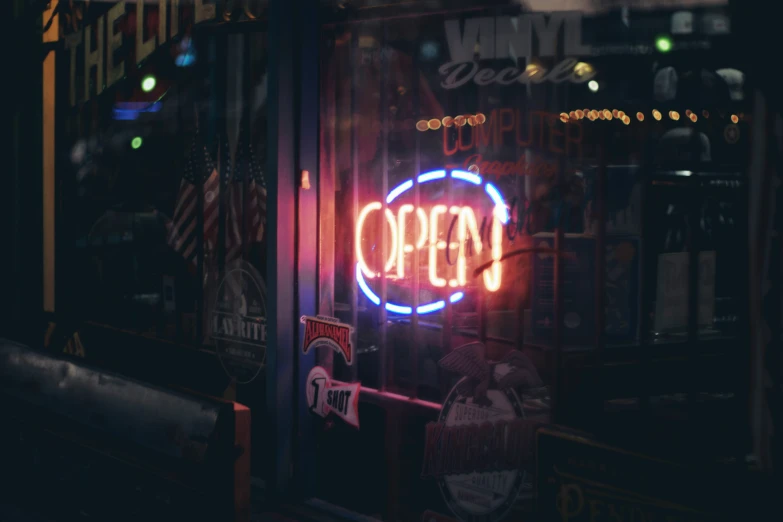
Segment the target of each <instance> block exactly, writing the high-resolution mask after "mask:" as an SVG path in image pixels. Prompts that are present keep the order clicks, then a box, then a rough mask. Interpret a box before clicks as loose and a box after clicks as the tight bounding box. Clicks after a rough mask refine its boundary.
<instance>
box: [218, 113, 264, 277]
mask: <svg viewBox="0 0 783 522" xmlns="http://www.w3.org/2000/svg"><path fill="white" fill-rule="evenodd" d="M236 155H237V161H236V163H235V169H234V172H235V176H234V178H233V183H231V188H230V195H231V196H230V203H229V212H228V214H229V215H228V219H229V223H230V225H229V226H228V227H227V228H228V230H230V231H231V233H230V234H227V237H226V241H227V243H226V261H227V262H229V261H232V260H234V259H237V258H239V257H241V256H242V247H243V245H244V243H245V241H247V242H248V243H253V242H261V240H262V239H263V237H264V227H265V226H266V180H265V178H264V173H263V171H262V169H261V164H260V162H259V161H258V158H257V156H256V154H255V150H254V148H253V144H252V143H250V142H249V140H247V136H246V135H245V132H244V126H243V130H242V131H240V135H239V140H238V143H237V154H236Z"/></svg>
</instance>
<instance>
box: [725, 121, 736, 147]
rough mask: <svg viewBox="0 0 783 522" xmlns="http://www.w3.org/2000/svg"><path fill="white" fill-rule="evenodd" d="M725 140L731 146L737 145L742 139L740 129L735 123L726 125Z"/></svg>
mask: <svg viewBox="0 0 783 522" xmlns="http://www.w3.org/2000/svg"><path fill="white" fill-rule="evenodd" d="M723 138H724V139H725V140H726V143H728V144H730V145H734V144H735V143H737V142H738V141H739V139H740V131H739V127H737V126H736V125H735V124H733V123H730V124H728V125H726V126H725V127H724V128H723Z"/></svg>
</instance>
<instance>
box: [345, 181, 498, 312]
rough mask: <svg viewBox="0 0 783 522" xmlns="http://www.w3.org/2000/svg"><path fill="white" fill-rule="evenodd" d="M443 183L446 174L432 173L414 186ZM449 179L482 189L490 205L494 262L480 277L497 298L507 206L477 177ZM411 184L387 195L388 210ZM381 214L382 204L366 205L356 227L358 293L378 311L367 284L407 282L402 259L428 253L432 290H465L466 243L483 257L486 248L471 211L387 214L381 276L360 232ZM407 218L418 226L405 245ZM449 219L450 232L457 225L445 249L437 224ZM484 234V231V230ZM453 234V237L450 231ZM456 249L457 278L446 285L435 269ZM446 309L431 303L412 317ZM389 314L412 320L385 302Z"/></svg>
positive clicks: (457, 295) (456, 297) (407, 208)
mask: <svg viewBox="0 0 783 522" xmlns="http://www.w3.org/2000/svg"><path fill="white" fill-rule="evenodd" d="M446 177H447V174H446V171H445V170H434V171H431V172H425V173H423V174H420V175H419V176H418V177H417V178H416V181H417V182H418V183H419V184H422V183H427V182H430V181H436V180H442V179H445V178H446ZM450 177H451V178H452V179H453V180H456V181H460V182H465V183H468V184H471V185H474V186H476V187H480V186H482V185H483V187H484V192H485V193H486V194H487V196H488V197H489V199H490V200H491V202H492V204H493V211H492V225H491V227H490V251H491V256H492V259H493V263H492V266H491V268H490V269H489V270H486V271H485V272H484V286H485V287H486V289H487V290H489V291H490V292H495V291H497V290H498V289H499V288H500V284H501V266H500V263H499V260H500V258H501V256H502V255H503V251H502V234H503V225H505V224H507V223H508V220H509V212H508V208H507V207H506V205H505V203H504V202H503V196H502V195H501V194H500V191H498V189H497V188H496V187H495V186H494V185H493V184H492V183H484V181H483V179H482V178H481V176H479V175H478V174H475V173H473V172H466V171H463V170H453V171H451V173H450ZM413 186H414V182H413V180H412V179H409V180H407V181H405V182H403V183H401V184H399V185H397V186H396V187H394V188H393V189H391V190H390V191H389V193H388V194H387V196H386V204H387V205H388V204H390V203H392V202H393V201H395V200H396V199H397V198H398V197H400V196H402V195H403V194H404V193H405V192H407V191H408V190H410V189H411V188H413ZM382 209H383V204H382V203H381V202H379V201H376V202H372V203H369V204H367V205H366V206H365V207H364V208H363V209H362V210H361V211H360V212H359V216H358V218H357V221H356V240H355V245H356V247H355V249H356V251H355V254H356V259H357V263H356V281H357V283H358V285H359V288H360V289H361V291H362V293H363V294H364V295H365V296H366V297H367V299H369V300H370V302H372V303H373V304H375V305H376V306H380V305H381V298H380V297H379V296H378V295H377V294H376V293H375V292H374V291H373V290H372V289H371V288H370V286H369V285H368V284H367V279H374V278H376V277H382V276H384V274H390V275H391V274H393V276H392V277H396V278H398V279H402V278H404V277H405V254H409V253H411V252H413V251H414V249H417V250H418V249H424V248H426V249H427V251H428V252H427V261H428V269H429V273H428V275H429V280H430V283H431V284H432V285H433V286H434V287H436V288H444V287H446V286H447V285H448V286H449V287H452V288H456V287H463V286H465V285H466V284H467V257H468V248H469V245H468V238H470V241H471V244H470V248H472V250H473V251H474V252H476V253H478V254H480V253H481V252H482V249H483V247H484V245H483V243H482V240H481V236H480V231H479V226H478V222H477V219H476V215H475V213H474V211H473V209H472V208H471V207H468V206H463V207H459V206H451V207H450V208H449V207H447V206H446V205H442V204H440V205H435V206H433V207H432V209H430V212H429V214H427V212H425V210H424V209H422V208H414V206H413V205H411V204H403V205H400V207H399V209H398V210H397V215H396V216H395V215H394V213H393V212H392V211H391V210H390V209H388V208H386V209H385V212H384V214H385V218H386V222H387V224H388V227H389V228H390V229H391V237H390V240H391V248H390V249H389V252H388V258H387V259H386V260H385V262H384V268H383V273H380V272H375V271H373V270H370V267H369V266H368V264H367V262H366V260H365V257H364V253H363V252H362V242H361V238H362V232H363V230H364V225H365V222H366V220H367V217H368V216H369V214H370V213H372V212H375V211H380V210H382ZM409 214H415V215H416V219H417V221H418V225H419V234H418V237H417V238H415V241H414V242H413V243H406V234H405V232H406V216H407V215H409ZM449 214H450V215H452V216H453V217H452V219H453V220H454V221H453V223H452V226H454V224H456V234H457V242H452V243H451V244H449V245H447V244H446V241H443V240H439V239H438V233H439V227H438V225H439V218H440V217H441V216H443V215H449ZM482 229H483V227H482ZM450 232H451V231H450ZM447 248H448V249H457V251H458V253H457V262H456V267H457V274H456V277H455V278H452V279H449V280H448V281H447V280H446V279H445V278H443V277H440V276H439V275H438V270H437V263H438V252H439V251H443V250H446V249H447ZM395 265H396V266H397V268H396V270H394V271H393V272H392V269H393V268H394V266H395ZM463 297H465V294H464V292H462V291H456V292H453V293H452V294H451V295H450V296H449V299H448V300H449V302H450V303H456V302H459V301H460V300H461V299H462V298H463ZM445 306H446V301H445V300H438V301H433V302H431V303H426V304H422V305H419V306H417V307H416V313H417V314H420V315H423V314H429V313H433V312H437V311H439V310H442V309H443V308H445ZM385 308H386V310H387V311H389V312H392V313H395V314H400V315H410V314H412V313H413V311H414V310H413V307H411V306H407V305H402V304H396V303H391V302H387V303H385Z"/></svg>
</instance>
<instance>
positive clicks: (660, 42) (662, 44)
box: [655, 36, 674, 53]
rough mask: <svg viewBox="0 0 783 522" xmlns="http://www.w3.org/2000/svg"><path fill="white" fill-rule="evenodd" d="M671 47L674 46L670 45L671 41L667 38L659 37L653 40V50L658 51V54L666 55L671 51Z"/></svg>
mask: <svg viewBox="0 0 783 522" xmlns="http://www.w3.org/2000/svg"><path fill="white" fill-rule="evenodd" d="M672 47H674V44H673V43H672V39H671V38H670V37H668V36H659V37H658V38H656V39H655V48H656V49H658V51H659V52H662V53H668V52H669V51H671V50H672Z"/></svg>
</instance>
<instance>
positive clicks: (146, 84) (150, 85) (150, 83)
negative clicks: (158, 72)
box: [141, 74, 158, 92]
mask: <svg viewBox="0 0 783 522" xmlns="http://www.w3.org/2000/svg"><path fill="white" fill-rule="evenodd" d="M157 83H158V82H157V81H156V80H155V77H154V76H152V75H151V74H150V75H147V76H145V77H144V79H143V80H141V90H142V91H144V92H150V91H151V90H152V89H154V88H155V85H156V84H157Z"/></svg>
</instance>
